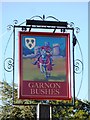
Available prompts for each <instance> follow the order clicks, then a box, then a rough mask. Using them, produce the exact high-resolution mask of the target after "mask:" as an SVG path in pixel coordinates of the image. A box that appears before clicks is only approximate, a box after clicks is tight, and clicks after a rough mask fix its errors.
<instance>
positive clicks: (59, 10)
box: [0, 2, 88, 99]
mask: <svg viewBox="0 0 90 120" xmlns="http://www.w3.org/2000/svg"><path fill="white" fill-rule="evenodd" d="M1 6H2V12H1V13H2V34H3V37H1V38H2V39H1V43H2V62H4V60H5V58H7V57H12V43H13V41H12V40H13V39H12V38H11V39H10V41H9V43H8V46H7V50H6V53H5V56H4V55H3V54H4V52H5V49H6V45H7V42H8V38H9V36H10V34H11V31H7V25H9V24H13V20H15V19H17V20H18V22H19V24H20V23H21V22H23V21H25V20H26V19H29V18H31V17H32V16H34V15H40V16H43V15H45V16H46V17H47V16H49V15H51V16H54V17H56V18H57V19H59V20H61V21H67V22H68V23H70V22H74V23H75V27H79V28H80V33H79V34H78V35H77V39H78V41H79V43H80V46H81V49H82V53H83V64H84V73H83V81H82V86H81V89H80V93H79V95H78V98H79V99H88V3H87V2H34V3H33V2H18V3H16V2H15V3H14V2H13V3H11V2H8V3H7V2H3V3H2V5H1ZM48 20H50V19H48ZM51 20H53V19H51ZM16 47H17V46H16ZM75 57H76V58H78V59H81V54H80V51H79V49H78V46H76V49H75ZM2 67H3V66H2ZM2 69H3V68H2ZM4 72H5V71H4V70H3V71H2V77H1V78H0V79H1V80H3V78H5V76H6V79H7V81H9V82H10V81H11V82H12V73H6V72H5V76H4ZM75 82H76V84H75V86H76V96H77V93H78V90H79V87H80V83H81V75H76V80H75Z"/></svg>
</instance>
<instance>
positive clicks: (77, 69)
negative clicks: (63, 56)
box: [74, 59, 83, 74]
mask: <svg viewBox="0 0 90 120" xmlns="http://www.w3.org/2000/svg"><path fill="white" fill-rule="evenodd" d="M74 67H75V73H76V74H80V73H82V72H83V62H82V61H81V60H79V59H76V60H75V65H74Z"/></svg>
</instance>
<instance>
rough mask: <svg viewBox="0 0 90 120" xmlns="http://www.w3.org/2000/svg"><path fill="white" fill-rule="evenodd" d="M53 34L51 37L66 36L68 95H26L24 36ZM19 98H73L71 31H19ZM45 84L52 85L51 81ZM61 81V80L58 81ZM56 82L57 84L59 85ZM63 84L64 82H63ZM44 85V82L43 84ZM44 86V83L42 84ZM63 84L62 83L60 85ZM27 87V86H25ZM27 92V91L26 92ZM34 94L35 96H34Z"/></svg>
mask: <svg viewBox="0 0 90 120" xmlns="http://www.w3.org/2000/svg"><path fill="white" fill-rule="evenodd" d="M25 35H26V36H43V37H45V36H49V37H50V36H51V37H66V79H67V80H66V82H67V96H66V97H62V96H60V95H58V96H57V97H54V96H53V95H52V96H47V95H46V97H45V95H44V96H42V95H29V96H27V95H26V96H25V95H24V94H22V93H23V92H24V91H23V92H22V90H23V87H22V86H24V85H23V83H22V82H23V75H22V64H23V62H22V58H23V57H22V44H21V42H22V36H25ZM19 49H20V50H19V73H20V74H19V98H20V99H29V100H71V98H72V96H71V80H70V75H71V74H70V33H49V32H19ZM32 82H33V81H31V82H30V83H32ZM34 83H35V84H36V83H41V82H40V81H36V82H34ZM43 83H44V84H47V85H48V86H50V85H49V84H48V83H51V82H43ZM55 83H56V82H52V86H54V84H55ZM58 83H61V82H58ZM58 83H57V84H58ZM57 84H56V85H57ZM61 84H62V83H61ZM41 85H42V84H41ZM42 86H44V85H42ZM60 86H61V85H60ZM24 89H25V88H24ZM26 93H27V92H26ZM32 96H33V97H32Z"/></svg>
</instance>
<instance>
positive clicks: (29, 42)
mask: <svg viewBox="0 0 90 120" xmlns="http://www.w3.org/2000/svg"><path fill="white" fill-rule="evenodd" d="M35 44H36V40H35V38H25V45H26V47H27V48H28V49H33V48H34V47H35Z"/></svg>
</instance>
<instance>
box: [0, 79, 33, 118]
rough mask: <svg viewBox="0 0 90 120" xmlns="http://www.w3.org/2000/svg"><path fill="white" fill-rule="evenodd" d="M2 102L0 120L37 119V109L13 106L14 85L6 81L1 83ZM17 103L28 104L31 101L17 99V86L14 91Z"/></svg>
mask: <svg viewBox="0 0 90 120" xmlns="http://www.w3.org/2000/svg"><path fill="white" fill-rule="evenodd" d="M0 91H1V96H2V97H1V100H2V105H1V106H0V120H17V119H18V120H31V119H32V120H34V119H35V107H32V106H15V105H12V103H13V100H12V92H13V91H12V85H10V84H8V83H7V82H6V81H4V82H0ZM14 96H15V103H18V104H20V103H24V102H27V103H28V104H29V103H30V101H25V100H18V98H17V86H16V85H15V89H14Z"/></svg>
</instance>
